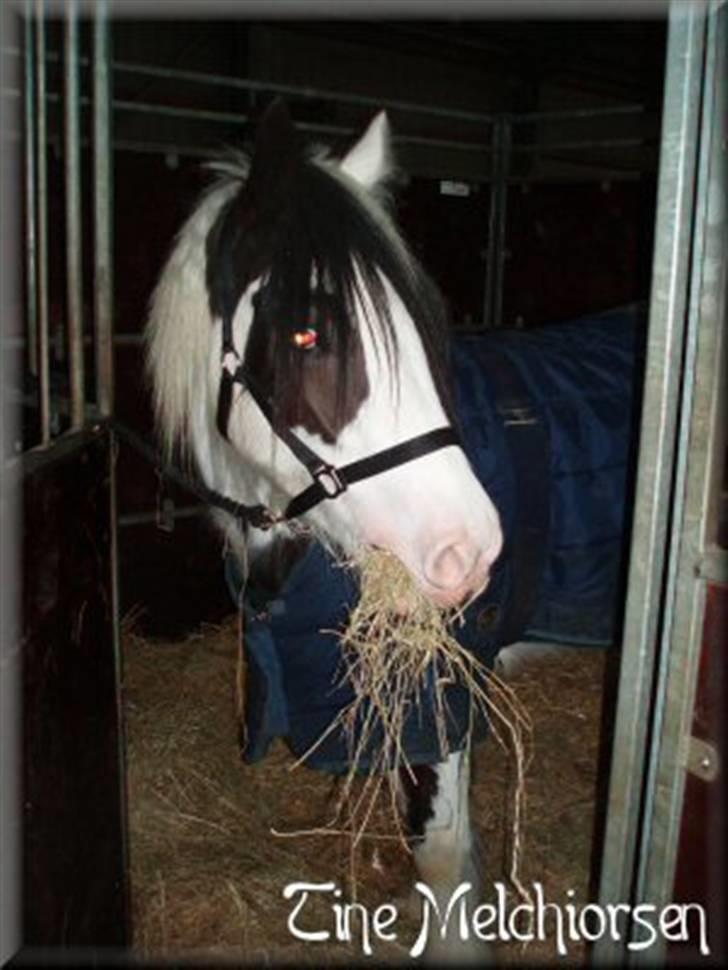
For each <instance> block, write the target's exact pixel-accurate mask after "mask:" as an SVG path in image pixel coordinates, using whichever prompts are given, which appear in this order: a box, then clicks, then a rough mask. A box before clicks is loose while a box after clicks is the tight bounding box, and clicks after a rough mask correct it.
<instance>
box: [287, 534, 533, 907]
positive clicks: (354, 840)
mask: <svg viewBox="0 0 728 970" xmlns="http://www.w3.org/2000/svg"><path fill="white" fill-rule="evenodd" d="M350 565H351V568H353V569H355V570H356V571H357V572H358V574H359V582H360V599H359V602H358V603H357V605H356V606H355V608H354V609H353V610H352V612H351V615H350V618H349V622H348V624H347V627H346V629H345V630H344V632H343V633H342V634H341V636H340V642H341V647H342V652H343V657H344V668H345V669H344V674H343V676H342V681H347V682H348V683H349V684H350V686H351V688H352V690H353V693H354V700H353V701H352V702H351V704H349V705H348V707H346V708H345V709H344V710H343V711H342V712H341V713H340V714H339V715H338V717H337V718H335V719H334V721H333V722H332V723H331V725H330V726H329V728H328V729H327V730H326V731H325V732H324V734H323V735H322V737H321V738H319V739H318V741H317V742H316V744H315V745H314V746H313V747H312V748H311V749H309V751H307V752H306V754H304V756H303V757H302V758H301V759H300V761H305V760H306V758H307V757H308V756H309V755H310V754H311V752H312V751H313V750H315V748H316V747H317V746H318V745H320V744H321V743H322V741H323V740H324V739H325V738H326V737H327V736H328V735H329V734H330V733H332V732H335V731H338V730H340V729H342V728H343V730H344V731H345V733H346V736H347V738H348V741H349V752H350V756H349V770H348V773H347V775H346V777H345V780H344V783H343V785H342V789H341V793H340V797H339V800H338V804H337V807H336V812H335V815H334V818H333V819H332V821H331V822H330V823H329V825H328V826H326V828H325V829H324V831H326V830H328V831H330V832H333V831H336V832H340V831H343V832H345V833H347V834H348V835H349V837H350V839H351V856H350V858H351V867H350V879H351V884H352V889H353V891H355V890H356V871H355V860H356V849H357V847H358V845H359V843H360V842H361V840H362V839H363V838H365V837H368V838H378V839H386V838H396V839H398V840H399V841H401V842H402V844H403V845H407V839H406V835H405V833H404V832H403V831H402V828H401V822H400V811H399V810H398V803H399V799H400V772H401V771H403V770H404V771H408V772H410V774H411V776H412V777H413V779H414V774H413V772H412V766H411V765H410V763H409V760H408V758H407V754H406V752H405V751H404V750H403V749H402V747H401V742H402V737H403V733H404V725H405V722H406V720H407V718H408V717H409V715H410V713H411V711H412V709H413V708H416V707H418V706H419V705H420V704H421V703H422V702H423V699H424V698H425V697H427V699H428V702H429V703H433V702H434V716H435V723H436V727H437V735H438V747H439V755H440V760H444V759H445V758H447V756H448V754H449V753H450V752H449V746H448V738H447V721H448V716H449V715H448V709H447V699H446V690H447V688H448V687H449V686H450V685H454V684H460V685H461V686H463V687H465V688H466V689H467V690H468V691H469V693H470V696H471V723H470V726H469V730H468V745H469V739H470V736H471V733H472V730H473V728H474V722H475V718H476V716H477V715H480V716H482V717H483V718H485V719H486V720H487V721H488V724H489V726H490V729H491V731H492V733H493V735H494V737H495V738H496V740H497V741H498V743H499V744H500V746H501V747H502V748H504V749H505V750H509V751H510V752H511V753H512V755H513V758H514V764H515V778H516V780H515V785H514V788H513V819H512V828H511V864H510V867H509V868H510V871H509V876H510V881H511V883H512V885H513V886H514V888H515V889H516V890H517V892H518V893H519V895H520V896H521V897H522V898H525V899H527V898H528V893H527V892H526V890H525V889H524V888H523V885H522V883H521V881H520V879H519V874H518V873H519V863H520V858H521V853H522V834H521V833H522V825H521V822H522V816H523V804H524V799H525V781H524V779H525V772H526V768H527V762H528V751H529V738H530V721H529V717H528V713H527V711H526V710H525V708H524V707H523V705H521V704H520V703H519V701H518V699H517V697H516V695H515V693H514V692H513V690H512V689H511V688H510V687H508V686H507V685H506V684H505V683H504V682H503V681H502V680H500V679H499V678H498V677H497V676H496V675H495V674H494V673H492V672H491V671H490V670H488V669H487V668H486V667H485V666H484V665H483V664H482V663H480V662H479V661H478V660H477V659H476V658H475V657H474V656H473V655H472V654H471V653H470V652H468V651H467V650H466V649H465V648H464V647H462V646H461V644H460V643H459V642H458V641H457V640H456V639H455V637H454V636H453V635H452V632H451V630H452V627H453V624H454V623H457V622H459V621H460V620H461V616H460V615H459V614H458V613H457V612H456V611H454V610H452V609H445V608H442V607H438V606H437V605H436V604H434V603H433V602H432V601H431V600H430V599H428V598H427V597H426V596H425V594H424V593H423V592H422V591H421V590H420V589H419V588H418V586H417V585H416V584H415V581H414V580H413V578H412V577H411V575H410V574H409V573H408V572H407V570H406V569H405V567H404V566H403V565H402V563H401V562H400V561H399V560H398V559H397V558H396V557H395V556H393V555H392V554H390V553H388V552H385V551H383V550H375V549H368V550H367V551H366V552H364V553H363V554H362V555H361V556H360V557H358V558H357V559H355V560H354V561H352V563H351V564H350ZM375 738H376V739H377V740H378V741H379V742H380V743H379V744H378V745H374V744H373V743H372V742H373V741H374V739H375ZM365 754H367V755H368V756H369V759H370V763H369V769H368V772H367V773H366V775H365V776H364V777H362V771H361V767H362V762H363V760H364V757H365ZM298 763H300V762H298ZM382 798H383V799H384V800H385V801H386V802H387V803H388V805H389V809H390V811H389V813H388V816H389V819H390V822H391V826H390V828H391V829H392V830H393V834H392V833H377V832H376V831H375V830H374V827H373V825H372V820H373V818H374V817H375V814H376V809H377V806H378V804H379V802H380V800H381V799H382ZM318 831H321V830H318ZM274 834H289V835H290V834H294V833H278V832H274Z"/></svg>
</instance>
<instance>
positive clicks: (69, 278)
mask: <svg viewBox="0 0 728 970" xmlns="http://www.w3.org/2000/svg"><path fill="white" fill-rule="evenodd" d="M78 57H79V50H78V8H77V3H76V0H67V8H66V23H65V57H64V99H63V101H64V103H63V108H64V125H65V159H64V161H65V182H66V291H67V314H68V344H69V355H68V365H69V376H70V381H71V427H72V428H73V429H77V428H80V427H82V425H83V420H84V379H83V370H84V362H83V287H82V278H81V273H82V265H81V103H80V100H79V78H78Z"/></svg>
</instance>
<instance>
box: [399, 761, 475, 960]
mask: <svg viewBox="0 0 728 970" xmlns="http://www.w3.org/2000/svg"><path fill="white" fill-rule="evenodd" d="M413 773H414V778H412V776H411V775H409V773H408V772H406V771H404V770H403V771H402V783H403V789H404V794H405V797H406V811H407V821H408V825H409V830H410V836H411V839H412V850H413V853H414V858H415V865H416V866H417V872H418V875H419V878H420V881H421V882H423V883H425V885H426V886H427V887H428V889H429V890H430V892H431V893H432V895H433V896H434V898H435V900H436V902H437V906H438V908H439V910H440V913H441V914H442V916H443V917H444V915H445V912H446V910H447V907H448V904H449V903H450V900H451V898H452V894H453V893H454V892H455V890H457V889H458V887H459V886H461V885H462V884H463V883H466V882H467V883H470V884H471V885H472V887H473V888H472V889H471V890H470V892H468V893H467V894H466V895H465V896H464V899H465V900H466V901H467V904H468V909H469V910H472V909H473V908H474V907H475V906H477V905H479V904H480V902H481V901H482V899H481V875H480V865H479V861H478V853H477V851H476V846H475V840H474V837H473V831H472V828H471V825H470V811H469V789H470V763H469V757H468V753H467V751H456V752H454V753H453V754H451V755H449V757H448V758H447V759H446V760H445V761H443V762H440V763H439V764H437V765H431V766H430V765H420V766H418V767H416V768H414V769H413ZM417 903H418V906H419V907H425V906H427V907H429V909H430V913H429V917H430V918H429V937H428V942H427V948H426V950H425V958H426V959H427V960H428V961H430V962H433V963H443V962H450V963H455V964H462V963H470V962H473V963H475V962H478V963H487V962H489V958H490V957H492V953H491V951H490V948H489V947H488V946H487V945H486V944H485V943H483V942H482V941H479V940H477V939H476V940H474V939H473V937H472V934H470V936H469V939H467V940H464V939H462V937H461V935H460V932H459V919H458V912H459V906H458V904H457V903H456V904H455V906H454V907H453V911H452V914H451V917H450V919H449V920H448V921H447V932H446V934H445V937H444V938H443V936H442V934H441V924H440V920H439V919H437V914H436V913H435V912H434V910H433V907H432V904H431V902H428V901H427V900H426V897H425V896H424V895H422V894H417ZM422 912H423V916H424V909H423V910H422Z"/></svg>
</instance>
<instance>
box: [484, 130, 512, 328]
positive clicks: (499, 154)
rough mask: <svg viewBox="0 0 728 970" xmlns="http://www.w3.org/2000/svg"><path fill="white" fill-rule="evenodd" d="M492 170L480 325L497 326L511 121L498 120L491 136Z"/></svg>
mask: <svg viewBox="0 0 728 970" xmlns="http://www.w3.org/2000/svg"><path fill="white" fill-rule="evenodd" d="M491 144H492V150H493V168H492V175H491V182H490V211H489V215H488V256H487V262H486V268H485V296H484V301H483V326H484V327H500V326H501V324H502V322H503V321H502V319H501V317H502V311H503V263H504V260H505V235H506V207H507V203H508V170H509V165H510V153H511V122H510V119H509V118H506V117H504V116H501V117H499V118H498V119H497V120H496V121H495V123H494V125H493V133H492V142H491Z"/></svg>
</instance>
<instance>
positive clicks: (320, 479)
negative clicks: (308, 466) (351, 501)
mask: <svg viewBox="0 0 728 970" xmlns="http://www.w3.org/2000/svg"><path fill="white" fill-rule="evenodd" d="M312 474H313V478H314V481H315V482H317V483H318V484H319V486H320V487H321V490H322V492H323V493H324V495H325V497H326V498H336V497H337V496H339V495H341V493H342V492H345V491H346V488H347V485H346V482H345V481H344V480H343V479H342V477H341V475H340V474H339V471H338V469H337V468H334V466H333V465H322V466H321V467H320V468H317V469H316V471H314V472H312Z"/></svg>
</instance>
